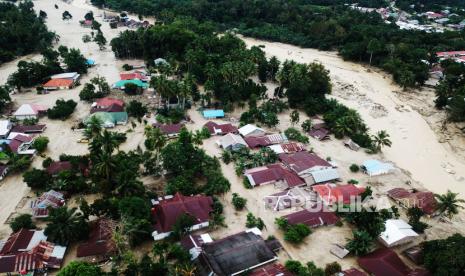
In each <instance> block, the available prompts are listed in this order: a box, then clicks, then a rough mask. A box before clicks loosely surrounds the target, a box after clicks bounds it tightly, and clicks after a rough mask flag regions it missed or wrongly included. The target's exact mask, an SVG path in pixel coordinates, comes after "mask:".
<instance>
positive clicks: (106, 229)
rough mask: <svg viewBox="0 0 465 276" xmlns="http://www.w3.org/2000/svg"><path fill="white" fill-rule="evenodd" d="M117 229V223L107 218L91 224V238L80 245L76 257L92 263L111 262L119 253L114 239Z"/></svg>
mask: <svg viewBox="0 0 465 276" xmlns="http://www.w3.org/2000/svg"><path fill="white" fill-rule="evenodd" d="M115 229H116V222H115V221H113V220H110V219H107V218H99V219H97V220H94V221H92V222H90V233H89V238H88V239H87V240H86V241H85V242H83V243H80V244H79V245H78V247H77V250H76V256H77V257H78V258H83V259H84V260H86V261H88V262H92V263H100V262H104V261H107V260H109V259H110V257H111V256H112V255H114V254H115V253H116V252H117V248H116V243H115V241H114V239H113V232H114V231H115Z"/></svg>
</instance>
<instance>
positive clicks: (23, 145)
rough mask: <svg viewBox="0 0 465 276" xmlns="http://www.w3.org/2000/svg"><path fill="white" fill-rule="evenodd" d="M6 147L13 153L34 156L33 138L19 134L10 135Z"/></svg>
mask: <svg viewBox="0 0 465 276" xmlns="http://www.w3.org/2000/svg"><path fill="white" fill-rule="evenodd" d="M7 141H8V142H7V144H8V147H9V148H10V150H11V151H12V152H14V153H17V154H21V155H34V154H35V153H36V150H35V149H33V148H32V143H33V142H34V137H32V136H29V135H27V134H21V133H13V132H12V133H10V135H9V136H8V140H7Z"/></svg>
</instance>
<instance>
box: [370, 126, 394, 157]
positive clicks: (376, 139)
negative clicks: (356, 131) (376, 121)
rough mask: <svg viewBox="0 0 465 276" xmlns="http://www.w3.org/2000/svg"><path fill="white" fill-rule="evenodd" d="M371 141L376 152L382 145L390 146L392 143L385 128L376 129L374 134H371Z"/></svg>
mask: <svg viewBox="0 0 465 276" xmlns="http://www.w3.org/2000/svg"><path fill="white" fill-rule="evenodd" d="M373 143H374V145H375V149H376V151H377V152H380V151H381V149H382V147H385V146H386V147H390V146H391V145H392V142H391V140H390V139H389V134H387V132H386V131H385V130H381V131H378V132H377V133H376V135H373Z"/></svg>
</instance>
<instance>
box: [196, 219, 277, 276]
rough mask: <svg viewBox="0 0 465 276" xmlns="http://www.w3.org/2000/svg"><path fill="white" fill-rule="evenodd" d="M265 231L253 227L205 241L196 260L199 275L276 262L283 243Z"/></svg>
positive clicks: (231, 272)
mask: <svg viewBox="0 0 465 276" xmlns="http://www.w3.org/2000/svg"><path fill="white" fill-rule="evenodd" d="M261 235H262V233H261V231H260V230H258V229H257V228H252V229H249V230H246V231H244V232H240V233H237V234H234V235H231V236H228V237H225V238H223V239H220V240H217V241H213V242H208V243H204V244H202V246H201V252H200V254H199V255H198V257H197V259H196V260H195V264H196V266H197V269H198V270H197V273H198V275H200V276H207V275H218V276H219V275H239V274H241V273H244V272H245V271H250V270H253V269H255V268H259V267H262V266H264V265H267V264H270V263H273V262H275V261H276V260H277V259H278V256H277V255H276V253H275V252H276V251H278V250H279V249H280V248H281V245H280V244H279V242H277V241H276V240H266V241H265V240H264V239H263V238H262V237H261Z"/></svg>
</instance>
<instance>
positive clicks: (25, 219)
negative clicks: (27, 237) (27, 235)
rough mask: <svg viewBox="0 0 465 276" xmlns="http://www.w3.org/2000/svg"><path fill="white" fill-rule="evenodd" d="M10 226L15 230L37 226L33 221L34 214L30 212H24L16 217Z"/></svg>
mask: <svg viewBox="0 0 465 276" xmlns="http://www.w3.org/2000/svg"><path fill="white" fill-rule="evenodd" d="M10 227H11V230H13V232H18V231H19V230H21V229H22V228H26V229H34V228H36V226H35V225H34V223H33V222H32V216H31V215H30V214H22V215H19V216H17V217H15V218H14V219H13V220H12V221H11V222H10Z"/></svg>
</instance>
